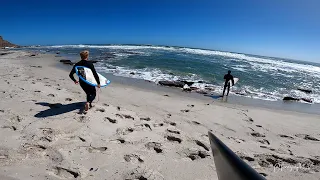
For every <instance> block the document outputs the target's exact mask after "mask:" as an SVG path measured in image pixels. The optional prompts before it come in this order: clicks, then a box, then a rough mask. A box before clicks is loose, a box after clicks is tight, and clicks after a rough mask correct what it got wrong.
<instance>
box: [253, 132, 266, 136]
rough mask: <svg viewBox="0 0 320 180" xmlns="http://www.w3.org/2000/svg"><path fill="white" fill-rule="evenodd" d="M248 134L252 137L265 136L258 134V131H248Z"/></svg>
mask: <svg viewBox="0 0 320 180" xmlns="http://www.w3.org/2000/svg"><path fill="white" fill-rule="evenodd" d="M250 135H251V136H253V137H266V136H265V135H264V134H260V133H258V132H253V133H250Z"/></svg>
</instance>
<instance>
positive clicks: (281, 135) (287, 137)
mask: <svg viewBox="0 0 320 180" xmlns="http://www.w3.org/2000/svg"><path fill="white" fill-rule="evenodd" d="M279 136H280V137H282V138H286V139H290V140H293V139H294V138H293V137H291V136H287V135H284V134H279Z"/></svg>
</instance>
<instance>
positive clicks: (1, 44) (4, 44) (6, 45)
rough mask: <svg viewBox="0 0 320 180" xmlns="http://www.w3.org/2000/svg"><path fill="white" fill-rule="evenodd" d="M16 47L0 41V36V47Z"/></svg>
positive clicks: (0, 37)
mask: <svg viewBox="0 0 320 180" xmlns="http://www.w3.org/2000/svg"><path fill="white" fill-rule="evenodd" d="M16 46H17V45H15V44H12V43H10V42H8V41H6V40H4V39H2V36H0V47H16Z"/></svg>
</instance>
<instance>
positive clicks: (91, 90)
mask: <svg viewBox="0 0 320 180" xmlns="http://www.w3.org/2000/svg"><path fill="white" fill-rule="evenodd" d="M80 57H81V61H79V62H77V63H76V64H75V65H74V66H73V68H72V70H71V72H70V74H69V77H70V78H71V79H72V80H73V82H74V83H75V84H80V86H81V88H82V89H83V91H84V92H85V93H86V95H87V102H86V104H85V106H84V110H85V111H88V109H89V108H92V102H93V100H94V99H95V98H96V88H95V87H94V86H91V85H89V84H87V83H86V82H84V81H83V80H82V79H79V82H78V81H77V80H76V79H75V78H74V76H73V75H74V74H75V73H76V70H75V67H76V66H84V67H87V68H89V69H90V70H91V71H92V73H93V76H94V78H95V80H96V82H97V84H98V86H97V87H98V88H100V80H99V76H98V74H97V72H96V69H95V68H94V66H93V64H92V63H91V62H90V61H88V58H89V51H82V52H80Z"/></svg>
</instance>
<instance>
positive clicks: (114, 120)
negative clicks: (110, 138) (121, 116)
mask: <svg viewBox="0 0 320 180" xmlns="http://www.w3.org/2000/svg"><path fill="white" fill-rule="evenodd" d="M107 120H108V121H109V122H111V123H112V124H116V123H117V120H116V119H112V118H109V117H105V118H104V121H107Z"/></svg>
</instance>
